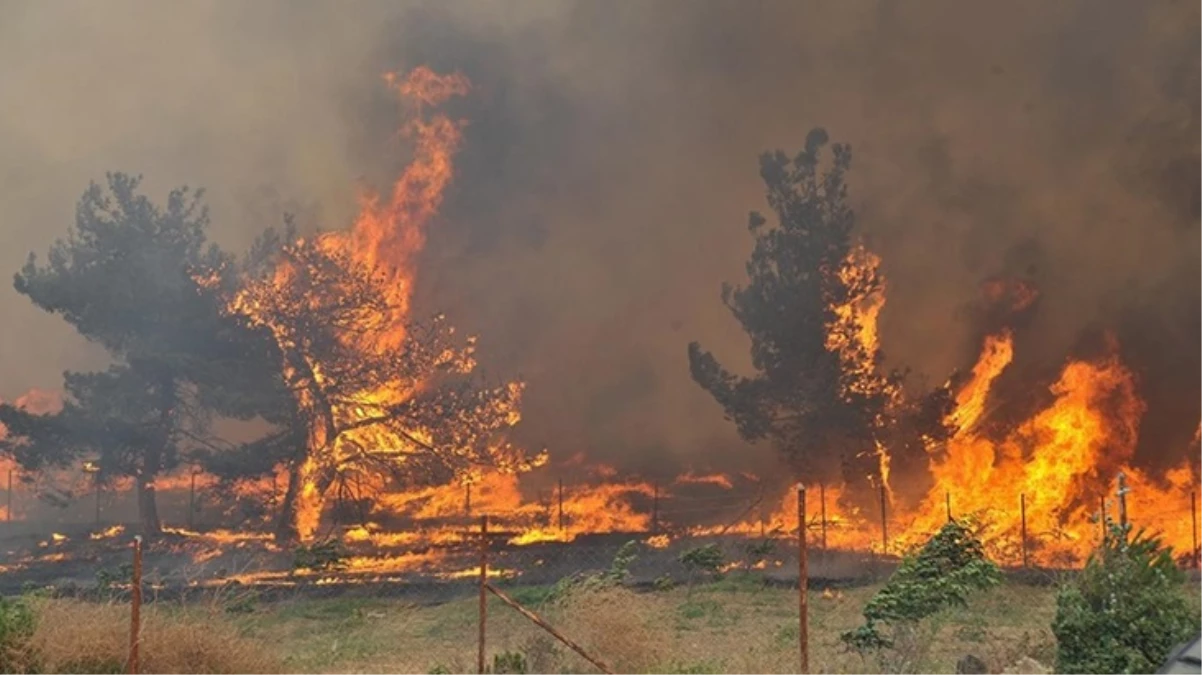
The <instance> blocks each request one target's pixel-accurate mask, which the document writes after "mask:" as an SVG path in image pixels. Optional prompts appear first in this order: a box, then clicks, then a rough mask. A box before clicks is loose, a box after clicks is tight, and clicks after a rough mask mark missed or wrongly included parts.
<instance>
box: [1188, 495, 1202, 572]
mask: <svg viewBox="0 0 1202 675" xmlns="http://www.w3.org/2000/svg"><path fill="white" fill-rule="evenodd" d="M1189 518H1190V522H1191V523H1192V526H1191V527H1190V536H1191V537H1193V540H1194V550H1193V551H1191V552H1190V553H1191V555H1190V558H1192V559H1193V561H1194V568H1195V569H1197V568H1198V567H1199V553H1202V551H1200V550H1199V549H1198V491H1197V490H1190V493H1189Z"/></svg>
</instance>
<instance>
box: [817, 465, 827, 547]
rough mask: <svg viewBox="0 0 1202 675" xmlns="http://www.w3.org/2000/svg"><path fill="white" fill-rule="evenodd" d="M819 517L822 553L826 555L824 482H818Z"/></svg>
mask: <svg viewBox="0 0 1202 675" xmlns="http://www.w3.org/2000/svg"><path fill="white" fill-rule="evenodd" d="M818 502H819V505H818V508H819V509H820V511H819V514H818V515H819V517H820V518H822V555H823V558H824V559H825V556H826V483H819V484H818Z"/></svg>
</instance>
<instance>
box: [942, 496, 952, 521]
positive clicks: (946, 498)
mask: <svg viewBox="0 0 1202 675" xmlns="http://www.w3.org/2000/svg"><path fill="white" fill-rule="evenodd" d="M943 496H944V501H946V502H947V522H949V523H950V522H952V492H951V490H948V491H947V492H945V493H943Z"/></svg>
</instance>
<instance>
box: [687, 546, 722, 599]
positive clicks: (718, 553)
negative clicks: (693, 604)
mask: <svg viewBox="0 0 1202 675" xmlns="http://www.w3.org/2000/svg"><path fill="white" fill-rule="evenodd" d="M680 562H681V564H683V565H684V566H685V569H687V570H688V571H689V578H688V584H687V590H686V591H685V596H686V597H689V598H691V597H692V596H693V578H694V576H696V574H697V573H698V572H705V573H708V574H717V573H718V570H719V569H721V567H722V562H723V556H722V549H721V548H719V547H718V545H717V544H706V545H705V546H698V547H696V548H691V549H689V550H687V551H685V552H684V553H681V554H680Z"/></svg>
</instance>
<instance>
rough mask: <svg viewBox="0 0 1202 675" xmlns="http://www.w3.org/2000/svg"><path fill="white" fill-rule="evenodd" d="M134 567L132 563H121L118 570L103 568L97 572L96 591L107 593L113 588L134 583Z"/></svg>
mask: <svg viewBox="0 0 1202 675" xmlns="http://www.w3.org/2000/svg"><path fill="white" fill-rule="evenodd" d="M133 578H134V566H133V564H132V563H121V564H120V565H118V566H117V568H116V569H109V568H101V569H98V570H96V590H98V591H100V592H101V593H107V592H109V591H111V590H112V589H113V586H115V585H119V584H128V583H130V582H132V581H133Z"/></svg>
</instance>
